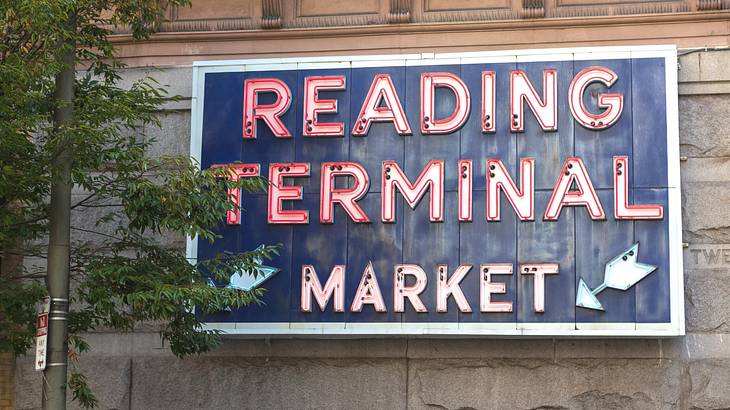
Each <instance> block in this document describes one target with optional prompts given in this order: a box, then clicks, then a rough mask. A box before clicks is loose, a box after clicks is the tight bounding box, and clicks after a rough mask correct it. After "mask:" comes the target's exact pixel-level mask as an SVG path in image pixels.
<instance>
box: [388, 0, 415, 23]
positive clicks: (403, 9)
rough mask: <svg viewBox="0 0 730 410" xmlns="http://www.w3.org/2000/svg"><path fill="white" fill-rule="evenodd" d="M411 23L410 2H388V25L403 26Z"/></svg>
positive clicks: (396, 0)
mask: <svg viewBox="0 0 730 410" xmlns="http://www.w3.org/2000/svg"><path fill="white" fill-rule="evenodd" d="M410 21H411V0H390V12H388V23H391V24H403V23H408V22H410Z"/></svg>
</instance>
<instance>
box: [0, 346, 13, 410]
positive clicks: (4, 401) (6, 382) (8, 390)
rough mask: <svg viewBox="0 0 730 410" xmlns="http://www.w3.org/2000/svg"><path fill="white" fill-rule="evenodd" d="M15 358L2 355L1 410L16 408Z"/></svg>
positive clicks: (5, 354)
mask: <svg viewBox="0 0 730 410" xmlns="http://www.w3.org/2000/svg"><path fill="white" fill-rule="evenodd" d="M14 372H15V356H14V355H13V354H12V353H0V410H11V409H13V408H15V406H14V404H15V401H14V398H15V382H14V377H13V375H14Z"/></svg>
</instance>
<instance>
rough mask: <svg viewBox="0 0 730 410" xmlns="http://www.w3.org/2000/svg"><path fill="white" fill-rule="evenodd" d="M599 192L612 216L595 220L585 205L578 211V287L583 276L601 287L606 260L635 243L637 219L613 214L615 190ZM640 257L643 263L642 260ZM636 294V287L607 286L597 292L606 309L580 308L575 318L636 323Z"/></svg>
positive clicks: (576, 232)
mask: <svg viewBox="0 0 730 410" xmlns="http://www.w3.org/2000/svg"><path fill="white" fill-rule="evenodd" d="M597 194H598V198H599V200H600V201H601V205H603V211H604V212H606V215H609V219H608V220H606V221H602V222H596V221H593V220H592V219H591V217H590V215H589V214H588V212H587V211H586V210H585V208H584V207H577V208H576V210H575V212H576V214H575V266H576V269H575V270H576V282H575V286H576V287H577V286H578V279H579V278H583V280H584V281H585V282H586V284H587V285H588V287H589V288H591V289H595V288H596V287H598V285H600V284H601V283H603V279H604V267H605V265H606V263H607V262H608V261H610V260H611V259H613V258H615V257H616V256H618V255H620V254H621V253H622V252H624V251H625V250H626V249H628V248H629V247H631V245H633V243H634V222H633V221H631V220H618V221H617V220H615V219H613V218H611V217H610V215H613V190H605V189H604V190H599V191H598V192H597ZM640 250H641V249H640ZM644 252H646V250H644ZM639 260H640V261H642V262H643V259H639ZM634 293H635V291H634V288H633V287H632V288H630V289H628V290H626V291H622V290H616V289H610V288H607V289H605V290H604V291H602V292H601V293H600V294H599V295H598V299H599V300H600V302H601V304H603V306H604V307H605V308H606V311H605V312H604V311H599V310H591V309H585V308H580V307H578V308H576V320H577V321H578V322H587V323H599V322H608V323H612V322H613V323H617V322H634V318H635V317H636V313H635V311H636V307H635V302H636V300H635V295H634Z"/></svg>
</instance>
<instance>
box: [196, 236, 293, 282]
mask: <svg viewBox="0 0 730 410" xmlns="http://www.w3.org/2000/svg"><path fill="white" fill-rule="evenodd" d="M263 248H264V245H260V246H259V247H258V248H256V250H257V251H259V250H261V249H263ZM253 261H254V264H256V265H257V266H256V268H255V270H254V272H250V271H247V270H243V271H238V272H234V273H233V275H231V277H230V278H229V279H228V285H226V286H225V287H226V288H229V289H240V290H244V291H246V292H248V291H251V290H253V289H256V288H257V287H259V285H261V284H262V283H264V282H266V281H267V280H268V279H269V278H270V277H272V276H274V275H276V274H277V273H279V269H278V268H274V267H272V266H266V265H262V262H263V261H262V260H261V258H254V260H253ZM208 285H209V286H212V287H216V286H215V283H214V282H213V280H211V279H210V278H208Z"/></svg>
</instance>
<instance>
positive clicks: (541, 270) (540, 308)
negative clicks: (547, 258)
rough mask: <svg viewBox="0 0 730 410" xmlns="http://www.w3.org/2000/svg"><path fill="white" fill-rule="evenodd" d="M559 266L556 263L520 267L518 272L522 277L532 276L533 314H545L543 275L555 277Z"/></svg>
mask: <svg viewBox="0 0 730 410" xmlns="http://www.w3.org/2000/svg"><path fill="white" fill-rule="evenodd" d="M558 271H559V266H558V264H557V263H533V264H524V265H520V272H522V274H523V275H534V276H535V282H534V285H533V293H534V298H533V307H534V309H535V312H537V313H544V312H545V275H557V274H558Z"/></svg>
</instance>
